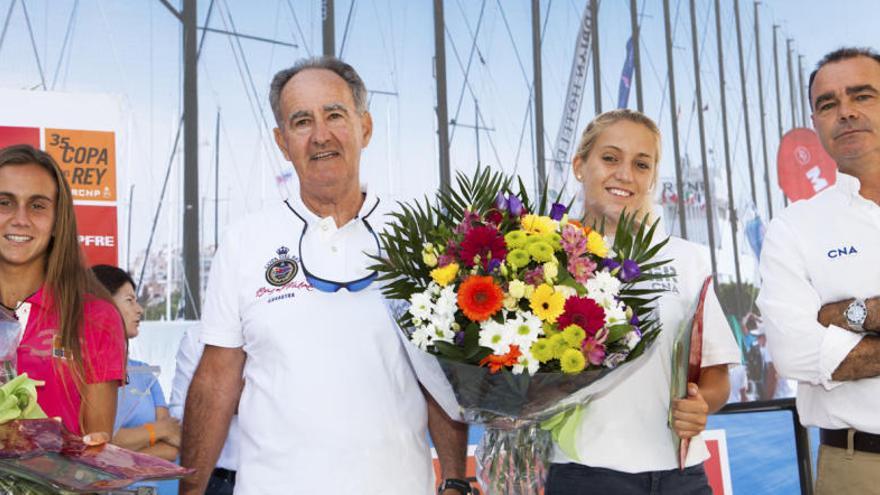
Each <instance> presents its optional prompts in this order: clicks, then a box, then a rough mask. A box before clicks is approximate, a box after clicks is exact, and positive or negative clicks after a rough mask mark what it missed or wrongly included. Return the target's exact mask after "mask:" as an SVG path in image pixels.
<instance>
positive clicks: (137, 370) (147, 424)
mask: <svg viewBox="0 0 880 495" xmlns="http://www.w3.org/2000/svg"><path fill="white" fill-rule="evenodd" d="M92 272H93V273H94V274H95V276H96V277H97V278H98V280H99V281H100V282H101V283H102V284H103V285H104V287H106V288H107V290H108V291H110V294H111V295H112V297H113V302H114V303H115V304H116V307H117V308H118V309H119V312H120V313H121V314H122V319H123V321H124V322H125V335H126V337H127V338H128V339H129V340H130V339H133V338H135V337H137V335H138V326H139V325H140V322H141V317H142V316H143V314H144V310H143V308H141V305H140V304H138V302H137V294H136V293H135V290H134V280H132V278H131V276H130V275H129V274H128V273H126V272H125V271H124V270H122V269H120V268H117V267H115V266H110V265H96V266H93V267H92ZM127 370H128V382H127V383H126V385H125V386H124V387H122V388H120V389H119V399H118V402H117V406H116V428H117V430H116V432H115V433H114V434H113V440H112V442H113V443H114V444H116V445H119V446H120V447H125V448H126V449H129V450H134V451H137V452H143V453H145V454H150V455H154V456H156V457H161V458H162V459H165V460H167V461H174V460H176V459H177V455H178V448H179V447H180V421H179V420H178V419H176V418H173V417H171V416H170V415H169V413H168V406H167V404H166V402H165V395H164V394H163V393H162V387H161V386H160V385H159V382H158V381H157V380H156V376H155V375H154V374H153V372H152V371H151V370H150V366H149V365H148V364H147V363H144V362H142V361H136V360H134V359H129V360H128V363H127Z"/></svg>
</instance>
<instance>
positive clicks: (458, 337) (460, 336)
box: [452, 330, 464, 345]
mask: <svg viewBox="0 0 880 495" xmlns="http://www.w3.org/2000/svg"><path fill="white" fill-rule="evenodd" d="M452 341H453V342H454V343H455V345H464V330H461V331H458V332H455V337H453V338H452Z"/></svg>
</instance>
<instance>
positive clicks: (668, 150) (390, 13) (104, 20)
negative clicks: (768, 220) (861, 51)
mask: <svg viewBox="0 0 880 495" xmlns="http://www.w3.org/2000/svg"><path fill="white" fill-rule="evenodd" d="M24 1H25V2H26V5H27V9H28V14H29V18H30V21H31V26H32V28H33V31H34V40H35V45H36V51H37V54H38V56H39V58H40V63H41V65H42V66H43V72H44V73H45V78H46V80H47V85H49V86H52V83H53V81H54V83H55V84H54V89H55V90H58V91H66V92H72V93H77V92H91V93H111V94H117V95H121V96H122V97H123V98H124V100H125V102H126V106H127V108H128V129H129V132H128V138H129V140H130V147H129V150H130V153H128V155H127V159H126V166H127V167H129V171H130V175H129V181H131V182H133V183H135V184H136V190H137V192H136V194H135V198H134V201H133V202H131V203H130V204H129V202H128V201H127V198H123V200H122V201H121V206H122V207H123V209H125V210H126V211H127V209H128V208H131V210H132V216H133V219H134V222H135V225H143V227H138V228H136V229H133V232H132V251H133V252H137V251H138V250H139V249H143V247H144V246H145V244H146V238H147V235H148V232H147V231H148V228H147V227H146V226H147V225H148V223H149V220H150V219H151V218H152V215H153V212H154V208H155V205H156V203H157V201H158V196H159V191H160V187H161V179H162V176H163V174H164V170H165V164H166V163H167V161H168V158H169V154H170V151H171V141H172V139H173V136H174V131H175V123H176V121H177V119H178V117H179V114H180V108H181V100H180V98H181V90H180V88H181V85H182V78H181V55H180V27H179V23H178V21H177V20H176V19H175V18H174V17H172V16H171V15H170V14H169V13H168V11H167V10H166V9H165V8H164V7H163V6H162V5H161V4H160V2H159V1H158V0H137V1H135V0H124V1H114V2H106V1H100V0H80V1H79V2H78V3H75V2H74V1H73V0H64V1H61V0H52V1H49V0H24ZM10 3H11V0H0V16H2V18H3V19H5V16H6V13H7V12H8V11H9V5H10ZM172 3H176V2H173V1H172ZM209 3H210V2H209V1H208V0H199V18H200V20H199V24H200V25H201V24H203V21H204V16H205V14H206V12H207V8H208V4H209ZM695 3H696V5H697V10H696V17H697V20H698V35H699V38H700V44H701V61H702V64H703V67H702V71H701V75H702V79H703V85H702V87H703V98H704V104H705V105H707V106H708V109H707V110H706V111H705V112H704V116H705V119H706V134H707V148H709V149H710V150H711V151H710V154H709V162H710V164H713V165H718V166H723V162H722V161H721V158H722V156H723V155H722V154H721V125H720V111H719V109H720V104H719V95H720V94H721V92H720V91H719V84H718V68H717V61H716V60H717V59H716V49H715V48H716V41H715V27H714V26H715V23H714V10H713V4H714V2H711V1H707V0H699V1H696V2H695ZM638 4H639V6H640V7H639V8H640V10H641V12H642V14H643V16H642V43H641V48H642V61H643V67H642V73H643V79H644V85H643V91H644V96H645V102H646V103H645V112H646V113H647V114H648V115H649V116H651V117H653V118H654V119H656V120H657V121H658V122H659V123H660V125H661V129H662V130H663V131H664V143H663V145H664V153H663V156H664V159H663V162H662V169H661V170H662V172H661V174H662V175H664V176H669V177H672V174H673V164H672V143H671V140H670V138H669V136H670V134H671V130H670V108H669V100H668V95H667V93H666V86H665V85H666V80H667V78H666V76H667V64H666V56H665V46H664V39H663V15H662V2H661V1H660V0H639V1H638ZM670 4H671V8H672V11H673V17H674V18H675V20H674V30H675V41H674V45H675V47H676V48H675V50H674V57H675V66H674V70H675V79H676V86H677V88H676V89H677V98H678V107H679V109H678V112H679V115H680V119H681V120H680V135H681V140H682V141H681V142H682V150H683V154H684V153H686V154H688V155H689V156H690V157H691V158H692V159H693V160H695V163H696V161H698V157H699V138H698V132H697V127H696V126H697V119H696V113H695V107H694V94H695V86H694V71H693V66H692V52H691V36H690V22H689V17H688V16H689V13H688V10H687V8H688V1H686V0H670ZM74 5H76V7H77V13H76V17H75V23H74V24H73V30H72V36H71V37H70V42H69V44H68V46H67V49H66V53H65V55H64V57H60V55H61V48H62V44H63V40H64V38H65V33H66V30H67V26H68V21H69V18H70V14H71V11H72V9H73V7H74ZM583 6H584V2H583V1H574V0H543V1H542V2H541V8H542V12H543V14H544V16H545V17H546V18H545V19H544V22H545V23H546V24H545V26H546V29H545V32H544V39H543V47H542V57H543V63H544V68H543V83H544V96H543V101H544V109H545V126H546V134H547V140H548V142H547V144H546V145H545V148H546V149H548V154H549V148H550V146H551V145H552V142H553V140H554V138H555V136H556V132H557V128H558V126H559V119H560V112H561V107H562V99H563V96H564V93H565V88H566V85H567V82H568V74H569V70H570V67H571V58H572V54H573V48H574V36H575V33H576V29H577V25H578V23H579V21H580V16H581V13H582V11H583ZM350 8H351V2H350V1H345V0H337V2H336V22H337V24H336V26H337V27H336V33H337V47H338V49H341V50H343V52H342V56H343V58H345V59H346V60H347V61H349V62H350V63H352V64H353V65H355V67H356V68H357V69H358V70H359V71H360V72H361V74H362V76H363V78H364V80H365V81H366V83H367V85H368V87H369V88H370V89H373V90H380V91H384V92H392V93H396V94H395V95H384V94H374V95H373V97H372V99H371V111H372V113H373V118H374V121H375V123H376V130H375V133H374V136H373V141H372V143H371V144H370V146H369V148H368V150H367V152H366V153H365V155H364V159H363V162H362V175H363V176H364V177H365V178H366V179H367V181H368V182H369V183H370V185H371V187H374V188H375V189H377V190H378V191H379V192H381V193H383V194H385V195H390V196H393V197H396V198H400V199H406V198H409V197H412V196H417V195H422V194H429V193H431V192H432V191H433V190H434V189H435V188H436V187H437V185H438V175H437V172H436V167H437V142H436V134H435V133H436V128H437V123H436V118H435V114H434V109H433V107H434V104H435V98H434V95H435V83H434V79H433V75H432V74H433V73H432V65H431V64H432V57H433V51H434V49H433V19H432V2H431V1H428V0H419V1H404V0H356V1H355V3H354V9H353V10H352V11H351V12H352V15H351V22H350V28H349V30H348V33H347V34H345V45H344V47H343V46H342V43H343V41H342V38H343V34H344V32H345V24H346V20H347V18H348V14H349V11H350ZM753 9H754V8H753V3H752V2H750V1H742V2H740V11H741V14H742V24H743V38H744V39H743V44H744V46H743V50H744V55H745V57H746V58H745V65H746V69H747V79H748V81H747V84H746V86H747V97H748V100H749V109H748V111H749V112H750V119H751V123H752V129H751V136H752V156H753V158H754V161H755V165H756V167H759V165H760V167H759V168H758V169H759V170H760V169H761V168H762V166H763V161H762V158H761V148H760V143H761V141H760V129H759V126H758V115H757V114H758V103H757V80H756V72H755V51H754V50H755V47H754V24H753V20H754V18H753V11H754V10H753ZM445 10H446V21H447V30H448V35H447V44H446V51H447V72H448V88H449V89H448V92H449V113H450V118H453V117H455V116H456V115H458V121H459V122H462V123H466V124H472V123H473V122H474V114H475V99H476V102H477V105H478V106H479V109H480V113H481V115H482V117H483V121H482V122H481V124H483V125H485V126H487V127H490V128H492V129H493V130H492V131H490V132H488V134H487V133H486V132H483V133H482V134H481V139H480V154H481V159H482V161H483V162H484V163H489V164H492V165H494V166H499V167H502V168H504V169H505V170H507V171H511V172H513V171H516V172H517V173H520V174H522V175H523V176H524V178H525V180H526V181H527V182H531V181H532V180H533V169H534V158H533V156H534V155H533V141H532V136H533V131H532V127H531V123H530V120H529V117H528V115H529V114H528V113H527V112H528V108H529V84H530V83H531V71H532V67H531V57H532V47H531V34H530V31H529V30H530V2H529V1H526V0H486V1H485V2H483V1H482V0H446V2H445ZM481 10H482V18H481V15H480V14H481ZM721 14H722V31H723V48H724V51H725V72H726V77H727V84H726V88H725V94H726V97H727V105H728V113H729V115H730V121H729V126H730V131H731V146H732V147H733V149H732V153H733V163H734V165H733V166H734V174H733V184H734V188H735V191H736V201H735V202H736V204H737V207H738V208H740V209H745V208H747V206H748V203H749V202H750V199H749V198H750V194H749V191H748V189H749V188H748V173H747V165H746V164H747V155H746V149H745V134H744V133H745V129H744V127H743V122H742V117H741V114H742V106H741V97H740V83H739V73H738V66H737V59H736V55H737V48H736V39H735V36H734V32H733V26H734V18H733V1H732V0H723V1H722V2H721ZM878 14H880V5H878V4H877V3H876V2H872V1H869V0H863V1H857V0H844V1H839V2H833V3H832V2H827V1H820V0H800V1H797V0H773V1H767V2H765V3H763V4H761V5H760V7H759V16H760V36H761V56H762V61H763V64H762V66H763V76H764V82H765V93H764V101H765V112H766V114H767V138H768V158H769V161H770V164H771V178H775V173H774V172H773V171H772V170H773V164H774V162H775V153H776V144H777V142H778V139H777V131H776V129H777V124H776V107H775V104H776V103H775V102H776V100H775V89H774V85H773V66H772V28H771V26H772V25H773V24H779V25H780V26H781V28H780V41H781V43H782V46H781V48H780V52H779V54H780V57H781V58H780V63H781V64H782V67H781V72H782V76H783V80H782V87H783V95H782V97H783V102H784V104H785V105H784V108H783V121H784V126H783V127H784V128H785V129H788V128H789V127H790V117H789V115H790V114H789V113H788V105H787V102H788V84H787V79H785V74H786V73H785V65H784V63H785V53H784V39H785V38H792V39H794V40H795V41H794V46H795V49H796V50H797V52H798V53H800V54H801V55H803V64H804V71H805V76H806V75H807V74H809V71H810V69H812V67H813V66H814V64H815V62H816V61H817V60H818V59H819V58H820V57H821V56H822V55H823V54H824V53H826V52H827V51H830V50H831V49H833V48H836V47H837V46H839V45H842V44H846V45H867V46H874V47H876V46H877V45H878V36H877V34H876V33H877V30H876V19H877V18H878ZM629 22H630V21H629V2H628V1H625V0H606V1H604V2H602V5H601V7H600V12H599V38H600V40H599V46H600V50H601V65H600V69H601V70H600V72H601V75H602V92H603V109H604V110H607V109H610V108H612V107H613V106H614V105H615V103H616V102H615V100H616V98H617V85H618V80H619V76H620V70H621V66H622V64H623V58H624V55H625V53H624V50H625V43H626V40H627V38H628V37H629V34H630V33H629V30H630V28H629ZM232 23H234V28H235V29H236V30H238V31H239V32H242V33H247V34H251V35H256V36H263V37H267V38H274V39H279V40H283V41H285V42H288V43H295V44H297V45H298V47H297V48H291V47H284V46H277V45H270V44H266V43H260V42H256V41H250V40H240V42H236V41H234V40H231V39H230V38H228V37H225V36H222V35H218V34H213V33H209V34H208V36H207V38H206V43H205V48H204V53H203V58H202V60H201V62H200V65H199V85H200V86H199V88H200V100H199V105H200V107H199V108H200V112H201V117H200V119H201V122H200V143H201V146H200V154H201V163H202V164H201V169H202V178H201V183H200V187H201V189H202V191H203V194H202V195H203V196H204V197H205V198H206V199H205V203H204V204H203V205H209V204H210V201H212V200H213V195H214V194H213V188H214V182H213V181H214V177H213V173H212V171H213V152H214V149H215V143H214V136H213V135H214V120H215V113H216V111H217V110H218V109H219V110H220V112H221V115H222V117H221V122H222V130H221V139H220V142H219V146H220V152H221V163H220V167H221V174H220V175H221V179H220V180H221V187H220V191H221V192H220V198H221V207H220V212H221V213H220V221H221V224H223V223H226V222H228V221H230V220H233V219H235V218H238V217H240V216H241V215H243V214H245V213H246V212H249V211H253V210H256V209H258V208H259V207H260V206H261V205H262V204H264V202H266V201H274V200H276V199H277V198H278V196H279V192H278V188H277V187H276V180H275V177H276V176H277V175H278V174H280V173H281V172H282V171H283V170H285V168H286V167H287V166H288V165H287V164H285V163H284V162H283V161H282V157H281V155H280V153H278V152H277V151H276V150H275V146H274V143H273V142H272V140H271V133H270V127H271V126H272V117H271V112H270V110H269V109H268V105H267V103H266V98H265V96H266V93H267V88H268V83H269V80H270V79H271V76H272V74H273V73H274V72H275V71H276V70H278V69H280V68H283V67H285V66H287V65H290V64H291V63H292V62H293V61H294V60H296V59H297V58H299V57H302V56H306V55H308V54H310V53H311V54H314V53H317V52H320V50H321V42H320V39H321V32H320V27H321V26H320V1H319V0H307V1H306V0H290V1H288V0H259V1H247V2H245V1H242V0H217V2H216V3H215V9H214V11H213V13H212V17H211V20H210V26H211V27H214V28H219V29H226V30H232V29H233V26H232ZM475 32H476V33H477V36H476V38H477V44H476V49H475V50H474V55H473V59H472V62H471V69H470V73H469V77H468V81H469V87H464V85H463V82H464V78H463V73H464V70H463V69H462V66H467V63H468V59H469V56H470V53H471V50H472V40H473V34H472V33H475ZM239 50H240V51H239ZM242 52H243V53H244V55H245V57H244V58H245V59H246V61H247V66H248V68H249V70H250V79H249V78H248V76H247V75H245V71H244V69H243V68H242V69H241V70H239V68H238V67H239V66H243V62H242V57H241V56H240V55H241V53H242ZM456 53H457V54H458V57H456ZM59 60H60V61H61V63H60V64H59ZM56 68H60V70H56ZM56 74H57V75H56ZM40 80H41V79H40V75H39V70H38V67H37V63H36V61H35V56H34V50H33V49H32V47H31V41H30V37H29V34H28V30H27V26H26V22H25V18H24V15H23V10H22V6H21V0H19V1H18V2H16V5H15V8H14V9H13V11H12V16H11V18H10V19H9V29H8V32H7V34H6V37H5V39H4V41H3V45H2V47H0V85H2V86H3V87H6V88H18V89H31V88H33V89H35V90H40V89H41V87H40ZM251 80H252V83H253V85H251ZM587 87H588V89H589V91H588V92H587V94H586V95H585V97H584V101H583V104H582V107H581V108H582V109H581V124H580V127H582V126H583V125H585V123H586V122H587V121H588V120H589V118H590V117H591V116H592V115H594V114H595V110H596V108H595V107H594V104H593V96H592V92H591V90H592V70H591V72H590V74H589V75H588V79H587ZM459 100H460V101H461V103H460V104H459ZM630 107H631V108H634V107H635V94H634V93H633V94H632V95H631V97H630ZM450 132H452V133H453V141H452V147H451V156H452V164H453V167H454V168H455V169H458V170H471V169H472V168H473V167H474V166H475V164H476V149H477V146H476V137H475V135H474V131H473V129H469V128H465V127H454V128H451V129H450ZM715 150H718V151H717V152H716V151H715ZM173 177H175V178H176V179H177V180H175V181H174V182H173V187H172V191H170V195H169V197H168V198H167V201H169V202H170V204H175V203H179V201H180V198H181V189H180V187H181V180H180V177H182V174H181V173H180V170H179V167H176V168H175V171H174V176H173ZM759 180H762V178H761V177H759ZM120 190H121V191H127V190H128V185H127V184H122V185H121V187H120ZM763 191H764V189H763V182H761V187H760V188H759V194H758V196H759V201H758V205H757V208H758V211H759V212H761V213H762V214H763V215H765V216H766V209H767V208H766V204H764V203H765V202H766V201H765V200H764V194H763ZM773 194H774V197H773V199H774V208H781V207H782V199H781V194H780V193H779V191H778V188H777V187H775V180H774V184H773ZM166 206H167V205H166ZM167 211H168V214H167V215H166V216H163V219H162V223H161V225H160V232H165V233H166V234H165V235H164V238H163V239H160V240H159V243H160V244H163V243H169V242H171V243H175V242H176V241H175V237H178V236H179V233H175V232H173V231H174V230H176V229H174V228H173V227H174V225H175V224H173V222H174V221H175V220H174V219H173V215H174V213H175V212H176V208H174V207H172V208H170V209H167ZM212 211H213V210H212V208H206V211H205V213H204V216H203V221H204V224H205V226H206V227H205V228H204V230H203V232H204V233H205V238H206V241H205V242H210V240H211V238H212V237H213V232H212V231H211V226H213V223H214V219H213V214H212ZM126 214H127V213H126ZM168 222H172V223H171V224H169V223H168ZM719 268H720V269H721V270H728V271H729V267H719Z"/></svg>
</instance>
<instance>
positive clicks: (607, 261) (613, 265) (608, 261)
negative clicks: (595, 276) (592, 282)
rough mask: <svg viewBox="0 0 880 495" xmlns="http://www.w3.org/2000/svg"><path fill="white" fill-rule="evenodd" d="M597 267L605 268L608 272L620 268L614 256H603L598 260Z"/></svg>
mask: <svg viewBox="0 0 880 495" xmlns="http://www.w3.org/2000/svg"><path fill="white" fill-rule="evenodd" d="M599 268H607V269H608V271H609V272H611V273H614V270H617V269H618V268H620V263H618V262H617V261H615V260H614V258H604V259H602V261H600V262H599Z"/></svg>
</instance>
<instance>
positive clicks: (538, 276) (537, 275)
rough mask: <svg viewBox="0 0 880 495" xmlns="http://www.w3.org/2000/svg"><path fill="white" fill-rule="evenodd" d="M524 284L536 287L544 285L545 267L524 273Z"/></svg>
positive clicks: (537, 267) (538, 267)
mask: <svg viewBox="0 0 880 495" xmlns="http://www.w3.org/2000/svg"><path fill="white" fill-rule="evenodd" d="M523 282H525V283H527V284H529V285H535V286H538V285H541V284H543V283H544V267H543V266H536V267H535V268H532V269H531V270H526V271H525V273H523Z"/></svg>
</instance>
